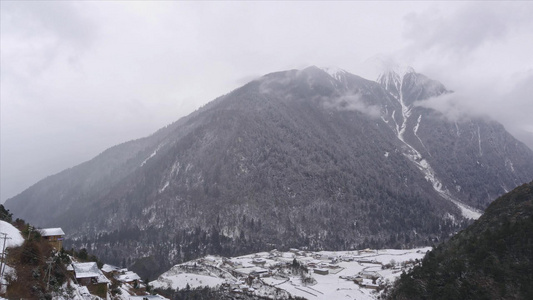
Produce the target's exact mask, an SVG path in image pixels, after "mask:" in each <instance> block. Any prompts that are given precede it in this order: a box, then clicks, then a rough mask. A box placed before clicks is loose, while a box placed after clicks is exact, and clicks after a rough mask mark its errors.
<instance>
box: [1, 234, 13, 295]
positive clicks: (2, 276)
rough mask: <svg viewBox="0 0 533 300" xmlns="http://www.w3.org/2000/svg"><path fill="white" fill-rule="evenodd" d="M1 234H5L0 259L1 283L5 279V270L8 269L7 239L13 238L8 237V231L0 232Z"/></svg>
mask: <svg viewBox="0 0 533 300" xmlns="http://www.w3.org/2000/svg"><path fill="white" fill-rule="evenodd" d="M0 235H3V236H4V244H3V246H2V257H1V261H0V285H1V284H2V282H1V281H2V280H3V279H4V270H5V269H6V240H8V239H11V238H10V237H7V233H4V232H0Z"/></svg>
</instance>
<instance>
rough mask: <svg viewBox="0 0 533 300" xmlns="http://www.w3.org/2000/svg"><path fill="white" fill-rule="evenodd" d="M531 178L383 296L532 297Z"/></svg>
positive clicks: (427, 256) (493, 204)
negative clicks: (387, 294) (388, 294)
mask: <svg viewBox="0 0 533 300" xmlns="http://www.w3.org/2000/svg"><path fill="white" fill-rule="evenodd" d="M532 282H533V182H530V183H528V184H523V185H521V186H519V187H517V188H516V189H514V190H513V191H511V192H509V193H507V194H505V195H504V196H502V197H500V198H498V199H497V200H496V201H494V202H493V203H492V204H491V205H490V206H489V207H488V208H487V210H486V211H485V214H484V215H483V216H482V217H481V218H480V219H479V220H477V221H476V222H475V223H474V224H472V225H471V226H470V227H468V228H467V229H465V230H463V231H462V232H460V233H459V234H457V235H456V236H454V237H453V238H452V239H450V240H449V241H448V242H446V243H444V244H441V245H439V246H438V247H437V248H436V249H435V250H433V251H431V252H429V253H428V254H427V255H426V257H425V258H424V260H423V263H422V266H420V267H415V268H414V270H413V271H412V272H410V273H408V274H403V275H402V276H401V278H400V280H398V281H397V282H396V284H395V288H394V290H393V291H392V293H391V294H390V296H389V299H533V285H532V284H531V283H532Z"/></svg>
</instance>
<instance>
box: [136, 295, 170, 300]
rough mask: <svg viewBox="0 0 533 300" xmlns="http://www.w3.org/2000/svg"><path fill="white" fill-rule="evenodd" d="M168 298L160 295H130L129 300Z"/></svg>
mask: <svg viewBox="0 0 533 300" xmlns="http://www.w3.org/2000/svg"><path fill="white" fill-rule="evenodd" d="M144 299H146V300H168V298H165V297H163V296H161V295H144V296H130V300H144Z"/></svg>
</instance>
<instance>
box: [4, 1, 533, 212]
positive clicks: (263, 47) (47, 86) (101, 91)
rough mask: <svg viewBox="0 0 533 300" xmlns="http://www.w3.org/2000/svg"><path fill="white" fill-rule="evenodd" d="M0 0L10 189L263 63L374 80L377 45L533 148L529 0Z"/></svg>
mask: <svg viewBox="0 0 533 300" xmlns="http://www.w3.org/2000/svg"><path fill="white" fill-rule="evenodd" d="M0 8H1V9H0V14H1V15H0V22H1V24H0V25H1V26H0V30H1V32H0V40H1V42H0V45H1V51H0V59H1V63H0V71H1V76H0V85H1V88H0V99H1V110H0V114H1V117H0V123H1V126H0V201H2V202H3V201H5V200H6V199H7V198H11V197H14V196H16V195H17V194H19V193H20V192H22V191H23V190H25V189H26V188H28V187H29V186H31V185H32V184H34V183H36V182H38V181H39V180H41V179H43V178H45V177H46V176H50V175H52V174H56V173H58V172H60V171H62V170H64V169H66V168H69V167H73V166H75V165H77V164H79V163H81V162H84V161H88V160H90V159H91V158H93V157H95V156H96V155H98V154H100V153H102V152H103V151H104V150H105V149H107V148H109V147H112V146H113V145H116V144H120V143H124V142H127V141H130V140H132V139H138V138H140V137H143V136H147V135H149V134H151V133H152V132H154V131H156V130H157V129H158V128H161V127H163V126H166V125H168V124H170V123H172V122H174V121H175V120H177V119H179V118H180V117H183V116H185V115H188V114H189V113H191V112H193V111H194V110H196V109H198V108H199V107H201V106H202V105H205V104H206V103H207V102H209V101H210V100H212V99H214V98H215V97H218V96H219V95H222V94H224V93H227V92H228V91H230V90H233V89H236V88H238V87H240V86H242V85H243V84H245V83H247V82H249V81H251V80H253V79H257V78H259V77H261V76H262V75H263V74H267V73H270V72H274V71H279V70H289V69H303V68H305V67H307V66H309V65H313V64H316V65H320V66H340V67H342V68H344V69H345V70H347V71H349V72H351V73H353V74H357V75H361V76H362V77H364V78H366V79H369V80H372V81H373V80H376V78H377V77H376V76H377V74H374V75H375V76H374V75H372V76H367V75H366V74H364V72H363V71H364V69H365V68H364V67H365V62H366V61H367V60H368V59H369V58H372V57H375V55H376V54H379V56H380V57H381V58H382V59H384V60H390V61H394V62H396V63H398V62H400V63H403V64H407V65H411V66H413V67H415V69H416V70H417V71H418V72H420V73H423V74H426V75H427V76H428V77H430V78H436V79H438V80H439V81H440V82H442V83H443V84H444V85H445V86H446V87H447V89H449V90H453V91H454V93H453V94H450V97H449V98H447V100H446V101H443V100H439V101H435V102H433V103H431V106H430V107H433V108H435V109H440V110H441V111H443V112H445V113H446V115H449V116H448V117H455V116H456V115H458V113H459V115H467V117H471V116H479V115H489V116H490V117H491V118H492V119H494V120H497V121H498V122H500V123H501V124H503V125H504V126H505V128H506V129H507V130H508V131H509V132H511V133H512V134H513V135H514V136H515V137H517V138H519V139H520V140H522V141H523V142H526V143H528V144H529V147H530V148H533V138H532V137H533V123H532V122H533V121H532V118H531V117H530V114H531V111H533V107H532V105H533V101H531V94H532V93H531V87H532V86H533V82H532V78H533V77H532V75H531V70H532V66H533V56H531V53H532V52H533V43H530V42H529V40H530V39H531V32H532V31H533V19H532V18H531V17H530V16H531V15H533V4H532V3H531V2H511V3H508V2H505V3H503V2H490V3H483V2H454V3H440V2H404V1H401V2H376V3H374V2H336V3H326V2H306V3H301V2H264V3H258V2H251V3H248V2H201V3H195V2H165V1H163V2H138V1H136V2H122V1H119V2H101V1H100V2H88V1H84V2H71V1H2V2H0ZM348 97H349V98H350V97H353V99H357V97H358V96H357V95H349V96H348ZM350 99H351V98H350ZM428 105H429V104H428ZM352 108H353V109H360V110H365V109H367V108H368V107H365V106H361V104H360V103H359V102H358V101H355V102H354V103H353V104H352V105H351V107H350V109H352ZM370 109H371V110H372V107H370Z"/></svg>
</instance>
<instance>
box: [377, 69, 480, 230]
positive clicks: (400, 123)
mask: <svg viewBox="0 0 533 300" xmlns="http://www.w3.org/2000/svg"><path fill="white" fill-rule="evenodd" d="M411 72H414V70H413V69H412V68H410V67H407V68H403V69H401V70H398V71H397V72H393V73H391V72H389V73H387V74H385V75H382V77H381V78H380V79H378V81H380V82H382V84H384V85H385V86H386V89H387V90H389V89H391V87H393V88H394V89H395V90H396V91H398V94H397V95H396V94H395V93H391V96H392V97H393V98H395V99H396V100H397V101H398V102H399V104H400V106H401V116H396V111H393V113H392V116H391V117H392V120H393V121H394V123H395V125H396V126H395V129H396V136H397V137H398V139H399V140H400V141H401V142H402V143H403V144H404V145H405V147H403V150H404V151H403V154H404V155H405V156H406V157H407V158H408V159H409V160H410V161H411V162H413V163H414V164H415V165H416V166H417V168H418V169H419V170H420V171H421V172H422V173H423V174H424V178H425V179H426V180H427V181H429V182H430V183H431V185H432V186H433V189H434V190H435V191H436V192H437V193H438V194H439V195H440V196H441V197H442V198H444V199H446V200H449V201H451V202H453V203H454V204H455V205H456V206H457V207H458V208H459V209H460V211H461V214H462V215H463V216H464V217H465V218H469V219H478V218H479V217H480V216H481V212H479V211H477V210H475V209H474V208H472V207H470V206H468V205H465V204H463V203H461V202H460V201H459V200H457V199H455V198H454V197H453V196H452V195H451V194H450V192H449V191H448V190H447V189H446V188H445V187H444V185H443V184H442V182H441V181H440V180H439V179H438V177H437V174H436V173H435V171H434V170H433V168H432V167H431V165H430V164H429V162H428V161H427V160H426V159H424V158H423V157H422V154H421V153H420V152H419V151H418V150H417V149H416V148H415V147H414V146H412V145H411V144H409V143H408V142H407V141H406V140H405V138H404V134H405V130H406V128H407V121H408V120H409V117H411V113H412V106H411V105H408V104H406V103H405V102H404V99H403V92H402V88H403V84H404V80H403V79H404V75H405V74H407V73H411ZM383 76H385V77H383ZM421 120H422V115H420V116H419V117H418V120H417V124H416V125H415V127H414V128H413V133H414V135H415V136H416V137H417V138H418V140H419V141H420V143H421V144H422V146H423V147H424V148H425V145H424V143H422V140H420V138H419V137H418V135H417V132H418V129H419V127H420V121H421ZM478 134H479V131H478ZM480 152H481V138H480Z"/></svg>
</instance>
